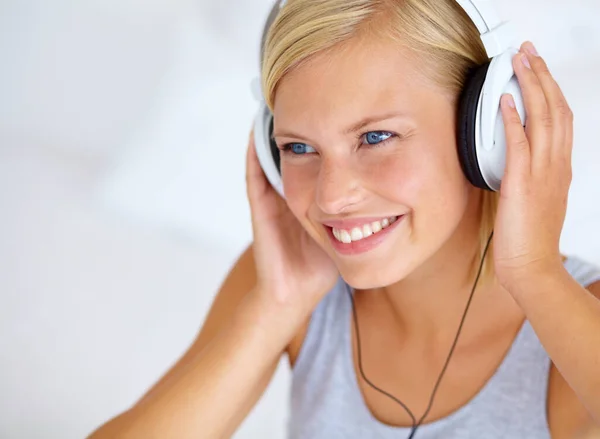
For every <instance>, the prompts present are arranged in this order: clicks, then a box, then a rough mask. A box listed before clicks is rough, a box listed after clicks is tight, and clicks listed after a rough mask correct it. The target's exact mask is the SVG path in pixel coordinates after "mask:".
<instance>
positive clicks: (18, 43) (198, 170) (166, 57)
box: [0, 0, 600, 439]
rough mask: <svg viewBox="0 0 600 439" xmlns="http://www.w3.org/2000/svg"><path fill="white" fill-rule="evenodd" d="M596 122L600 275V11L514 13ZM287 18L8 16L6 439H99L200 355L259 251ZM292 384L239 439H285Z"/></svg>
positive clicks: (258, 1) (558, 6)
mask: <svg viewBox="0 0 600 439" xmlns="http://www.w3.org/2000/svg"><path fill="white" fill-rule="evenodd" d="M497 4H498V8H499V9H500V11H501V13H502V15H503V16H504V17H505V18H510V19H513V20H514V21H515V22H516V23H517V25H518V27H519V29H520V32H521V34H522V36H523V38H528V39H532V40H533V41H534V42H535V43H536V45H537V46H538V49H539V50H540V52H541V53H542V55H544V56H545V57H546V58H547V60H548V63H549V65H550V67H551V69H552V71H553V72H554V74H555V76H556V78H557V79H558V80H559V83H560V84H561V86H562V88H563V90H564V92H565V94H566V95H567V98H568V100H569V102H570V104H571V106H572V107H573V109H574V112H575V119H576V132H575V150H574V158H573V160H574V162H573V167H574V180H573V185H572V190H571V197H570V204H569V211H568V215H567V221H566V224H565V229H564V234H563V240H562V247H563V248H562V250H563V252H565V253H568V254H576V255H578V256H580V257H583V258H585V259H587V260H589V261H591V262H595V263H597V264H600V238H599V237H598V226H599V221H598V219H599V218H600V145H599V144H598V141H597V127H598V126H600V111H598V108H597V102H598V101H599V100H600V87H599V86H598V83H597V78H598V75H599V74H600V29H599V25H598V24H597V21H595V18H596V19H597V17H599V16H600V5H599V4H598V2H597V1H596V0H572V1H570V2H566V1H558V0H503V1H502V2H500V1H498V2H497ZM270 6H271V2H270V1H269V0H253V1H250V0H238V1H233V0H220V1H218V2H217V1H212V2H208V1H207V0H201V1H192V0H169V1H167V0H145V1H140V0H119V1H116V0H102V1H100V0H78V1H76V2H75V1H67V0H21V1H17V0H3V1H1V2H0V66H1V67H0V204H1V206H2V215H1V217H0V243H1V246H0V291H1V299H2V300H1V305H0V438H2V439H30V438H31V439H33V438H53V439H54V438H57V439H58V438H61V439H71V438H73V439H74V438H82V437H85V436H86V435H87V434H89V433H90V432H91V431H92V430H93V429H95V428H96V427H97V426H98V425H99V424H101V423H103V422H105V421H106V420H107V419H108V418H110V417H112V416H114V415H115V414H117V413H118V412H120V411H122V410H125V409H126V408H128V407H129V406H130V405H131V404H132V403H133V402H134V401H135V400H137V398H139V397H140V396H141V394H142V393H143V392H144V391H145V390H146V389H147V388H148V387H149V386H150V385H151V384H152V383H154V382H155V381H156V380H157V379H158V378H159V377H160V376H161V375H162V374H163V373H164V371H165V370H166V369H167V368H168V367H169V366H170V365H171V364H172V363H173V362H175V361H176V360H177V359H178V357H179V356H180V355H181V354H182V353H183V351H184V350H185V349H186V348H187V346H188V345H189V344H190V343H191V341H192V340H193V338H194V337H195V335H196V333H197V331H198V329H199V327H200V325H201V323H202V320H203V318H204V316H205V314H206V312H207V310H208V306H209V305H210V303H211V301H212V298H213V296H214V294H215V292H216V290H217V288H218V286H219V284H220V282H221V281H222V280H223V277H224V276H225V274H226V273H227V271H228V269H229V268H230V266H231V264H233V262H234V260H235V259H236V258H237V256H238V255H239V253H240V252H241V251H242V249H243V248H245V247H246V246H247V245H248V243H249V242H250V241H251V228H250V217H249V209H248V206H247V203H246V199H245V187H244V158H245V149H246V141H247V137H248V132H249V129H250V126H251V122H252V118H253V115H254V111H255V109H256V105H257V104H256V102H255V101H254V100H253V98H252V95H251V93H250V86H249V85H250V81H251V80H252V78H253V77H254V76H256V75H257V73H258V52H257V50H258V41H259V37H260V32H261V30H262V26H263V20H264V18H265V17H266V14H267V12H268V10H269V8H270ZM288 383H289V372H288V371H287V369H286V367H285V365H284V364H282V367H280V368H279V370H278V372H277V374H276V376H275V379H274V381H273V383H272V385H271V386H270V387H269V389H268V391H267V393H266V394H265V396H264V398H263V399H262V400H261V402H260V403H259V405H258V406H257V407H256V409H255V410H254V411H253V412H252V414H251V416H250V417H249V418H248V419H247V420H246V422H245V423H244V424H243V426H242V428H241V429H240V431H239V432H238V433H237V435H236V438H239V439H242V438H245V439H248V438H283V437H284V428H285V423H286V419H287V418H286V417H287V398H288Z"/></svg>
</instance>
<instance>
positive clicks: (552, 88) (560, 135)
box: [522, 41, 573, 161]
mask: <svg viewBox="0 0 600 439" xmlns="http://www.w3.org/2000/svg"><path fill="white" fill-rule="evenodd" d="M522 49H523V50H524V51H525V52H527V57H528V59H529V63H530V64H531V68H532V70H533V72H534V73H535V74H536V76H537V77H538V80H539V81H540V84H541V86H542V89H543V92H544V95H545V96H546V102H547V105H548V109H549V111H550V114H551V117H552V124H553V134H554V136H553V141H552V156H551V157H552V160H558V161H564V160H565V159H567V157H568V156H570V155H571V152H570V149H571V148H572V141H569V139H568V134H567V132H568V131H569V130H568V126H569V125H572V124H573V112H572V111H571V108H570V107H569V105H568V103H567V100H566V98H565V96H564V94H563V92H562V90H561V88H560V87H559V85H558V83H557V82H556V80H555V79H554V77H553V76H552V74H551V73H550V69H549V68H548V65H547V64H546V62H545V61H544V59H543V58H542V57H541V56H539V54H538V53H537V50H536V49H535V47H534V45H533V44H532V43H531V42H529V41H527V42H525V43H524V44H523V46H522Z"/></svg>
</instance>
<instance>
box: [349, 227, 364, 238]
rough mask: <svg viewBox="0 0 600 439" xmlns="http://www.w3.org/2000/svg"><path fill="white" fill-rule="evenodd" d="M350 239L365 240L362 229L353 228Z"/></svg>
mask: <svg viewBox="0 0 600 439" xmlns="http://www.w3.org/2000/svg"><path fill="white" fill-rule="evenodd" d="M350 237H351V238H352V241H358V240H360V239H363V232H362V229H360V228H358V227H355V228H353V229H352V231H351V232H350Z"/></svg>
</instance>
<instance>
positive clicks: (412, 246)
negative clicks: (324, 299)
mask: <svg viewBox="0 0 600 439" xmlns="http://www.w3.org/2000/svg"><path fill="white" fill-rule="evenodd" d="M274 120H275V123H274V137H275V140H276V142H277V145H278V146H279V148H280V149H281V148H284V149H286V151H283V152H282V156H281V165H282V176H283V184H284V191H285V195H286V200H287V203H288V206H289V208H290V209H291V211H292V212H293V214H294V215H295V216H296V217H297V218H298V220H299V221H300V223H301V224H302V225H303V227H304V228H305V229H306V230H307V232H308V233H309V234H310V235H311V236H312V237H313V238H314V239H315V240H316V241H317V243H319V245H320V246H321V247H322V248H323V249H324V250H325V251H326V252H327V253H328V254H329V255H330V256H331V258H332V259H333V260H334V261H335V263H336V264H337V266H338V269H339V271H340V274H341V275H342V276H343V278H344V279H345V280H346V281H347V282H348V283H349V284H351V285H353V286H354V287H355V288H361V289H367V288H376V287H381V286H386V285H391V284H392V283H394V282H397V281H399V280H401V279H402V278H404V277H405V276H407V275H408V274H410V272H412V271H413V270H414V269H415V268H417V267H418V266H420V265H421V264H422V263H423V262H425V261H426V260H427V259H428V258H430V257H431V256H432V255H433V254H434V253H436V251H437V250H439V249H440V248H441V247H442V245H443V244H444V243H445V242H446V241H448V240H449V238H450V237H451V236H452V235H453V234H454V233H455V231H456V230H457V228H458V227H459V225H460V224H461V223H462V222H464V216H465V212H467V206H468V205H469V200H470V197H473V196H474V195H473V194H474V193H475V192H474V191H473V189H474V188H473V187H472V186H471V185H470V184H469V183H468V181H467V180H466V179H465V177H464V176H463V173H462V170H461V168H460V163H459V160H458V155H457V150H456V141H455V123H456V122H455V106H454V104H453V102H452V100H451V99H450V98H449V96H448V95H447V94H444V93H443V91H442V90H440V89H437V88H436V87H435V85H433V84H431V83H429V82H427V80H426V79H425V78H424V77H423V75H422V74H420V66H419V63H418V61H416V59H414V58H411V57H409V56H407V55H406V53H404V52H403V51H402V50H399V48H398V45H397V44H396V43H393V42H383V41H381V40H378V39H371V40H366V39H363V40H353V41H351V42H348V43H346V44H345V45H344V46H342V47H338V48H336V50H332V51H328V52H327V53H323V54H319V55H317V56H315V57H313V58H312V59H311V60H310V61H309V62H308V63H304V64H302V65H300V66H299V67H297V68H296V69H294V70H293V71H292V72H290V73H288V74H287V75H286V76H285V77H284V78H283V79H282V81H281V82H280V84H279V86H278V88H277V92H276V96H275V102H274ZM397 216H401V217H400V218H399V219H398V220H397V221H395V222H394V223H393V224H391V226H389V227H387V228H384V229H382V231H380V232H378V233H373V234H372V235H370V236H368V237H367V238H365V235H369V232H376V231H377V229H378V225H377V224H373V223H374V222H377V221H378V220H383V219H384V218H389V217H397ZM327 223H329V225H327ZM380 223H381V222H380ZM365 224H367V225H368V226H367V229H365V227H364V225H365ZM333 226H337V227H335V229H344V230H346V231H347V232H348V235H345V232H340V233H338V230H335V234H336V235H338V236H339V237H340V238H341V239H342V240H345V241H348V237H349V236H351V235H352V234H353V235H354V236H352V238H356V239H357V240H356V241H354V240H353V242H351V243H347V242H346V243H343V242H339V241H338V240H337V239H336V238H335V236H334V233H333V231H334V230H333ZM383 226H385V224H383ZM355 228H358V229H359V230H360V231H361V234H362V236H363V239H358V238H359V237H360V234H358V233H357V230H354V231H353V229H355Z"/></svg>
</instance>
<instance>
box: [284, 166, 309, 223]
mask: <svg viewBox="0 0 600 439" xmlns="http://www.w3.org/2000/svg"><path fill="white" fill-rule="evenodd" d="M307 168H308V167H307V166H288V165H286V164H285V163H282V166H281V174H282V175H281V178H282V181H283V189H284V193H285V199H286V202H287V205H288V207H289V208H290V210H291V211H292V213H293V214H294V216H296V218H298V219H299V220H300V221H301V222H302V218H303V217H304V216H305V215H306V214H305V212H306V211H307V210H308V208H309V206H310V204H311V199H312V197H313V192H314V187H313V186H314V185H313V184H312V182H313V181H315V179H314V177H312V176H311V174H310V173H309V172H308V171H309V170H308V169H307Z"/></svg>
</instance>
